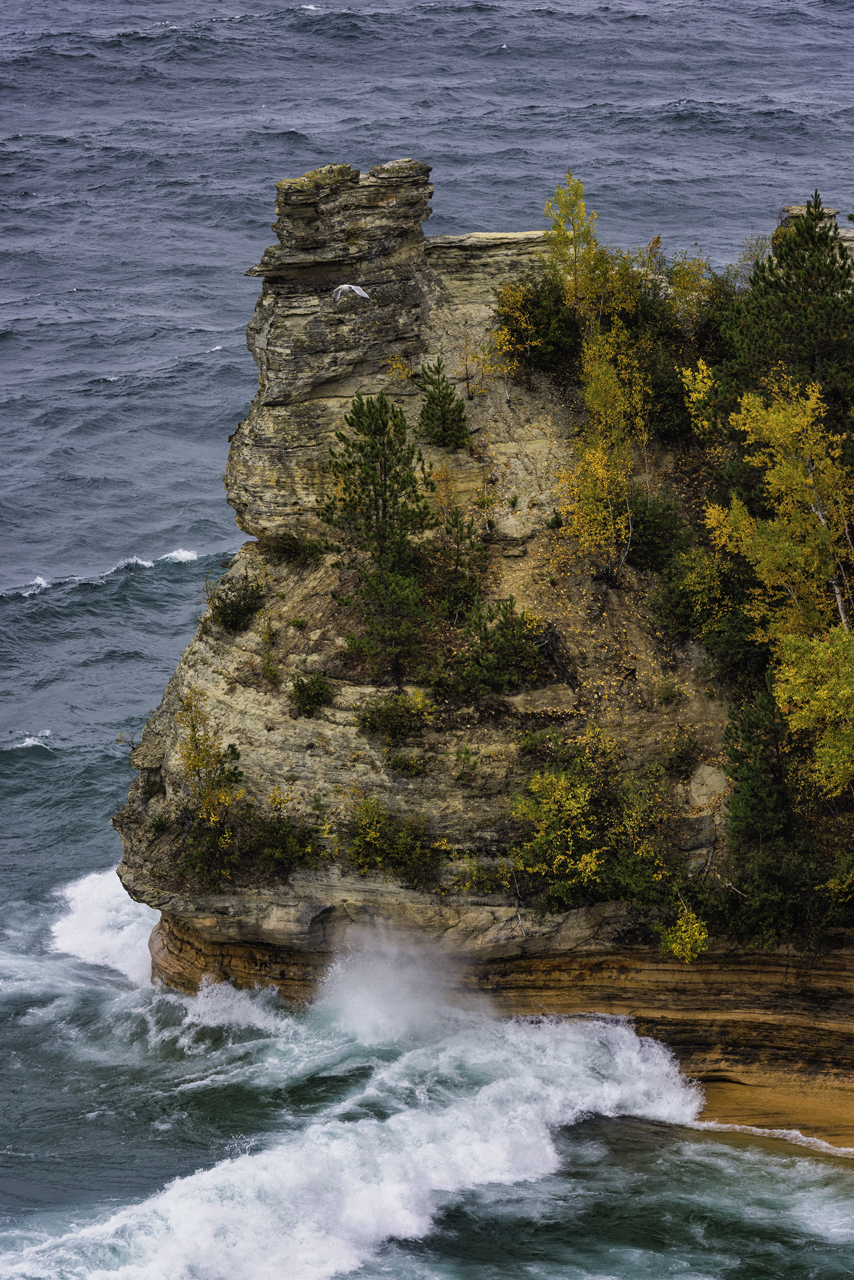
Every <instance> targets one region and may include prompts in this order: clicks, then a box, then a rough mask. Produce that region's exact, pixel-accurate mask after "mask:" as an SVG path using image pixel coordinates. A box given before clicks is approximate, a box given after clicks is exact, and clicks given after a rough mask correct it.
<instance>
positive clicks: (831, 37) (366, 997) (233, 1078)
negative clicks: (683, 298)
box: [0, 0, 854, 1280]
mask: <svg viewBox="0 0 854 1280" xmlns="http://www.w3.org/2000/svg"><path fill="white" fill-rule="evenodd" d="M852 47H854V11H852V9H851V6H850V4H848V3H847V2H843V0H803V2H790V0H774V2H773V3H772V2H771V0H757V2H755V3H743V4H742V3H738V4H736V3H727V4H723V3H714V2H713V0H709V2H707V0H657V2H655V0H636V2H635V3H630V2H629V0H616V2H614V3H610V4H602V3H594V2H593V0H578V2H577V3H563V2H557V0H555V2H554V3H544V4H540V5H535V4H520V3H511V2H509V0H498V2H497V3H450V2H448V3H441V2H440V3H425V4H406V5H404V4H402V3H399V2H392V0H387V2H386V3H377V4H371V3H363V2H361V0H359V2H358V3H353V4H351V5H349V6H336V5H333V4H317V5H297V6H284V7H269V6H265V5H254V6H252V5H250V6H248V8H247V6H246V5H245V4H244V5H241V4H238V3H236V2H232V3H225V2H224V0H210V2H209V3H206V4H202V3H189V2H182V0H171V2H170V0H141V2H140V3H133V4H131V3H128V2H127V0H121V2H120V3H110V4H106V3H103V0H101V2H98V0H94V2H92V0H90V2H87V3H86V4H84V3H82V0H51V2H50V3H46V2H45V0H33V2H31V3H27V4H23V3H20V0H13V2H12V3H7V4H6V5H5V6H4V7H3V11H2V13H0V81H2V95H3V102H4V114H3V118H2V126H0V127H1V128H2V134H0V148H2V174H3V184H2V189H0V229H2V238H0V252H2V255H3V266H4V272H3V279H4V286H3V290H4V291H3V294H2V297H0V306H2V310H1V311H0V362H1V364H0V402H1V403H2V410H3V412H2V431H3V437H2V451H3V452H2V458H3V467H2V469H1V470H2V477H0V530H2V537H3V548H4V554H3V556H2V558H0V592H2V594H0V652H2V654H3V658H4V662H3V664H2V669H0V707H2V713H3V724H2V728H0V812H2V815H3V822H2V828H0V838H2V845H0V868H2V886H3V904H2V905H3V910H2V916H0V930H2V937H0V1064H2V1069H0V1117H2V1123H0V1206H2V1213H3V1216H2V1218H0V1275H9V1276H19V1277H51V1278H55V1280H58V1278H59V1277H63V1278H65V1277H75V1278H76V1277H95V1276H125V1277H152V1278H154V1277H158V1280H160V1278H163V1277H165V1278H166V1280H185V1278H186V1280H191V1278H192V1280H226V1277H227V1278H228V1280H240V1278H242V1277H247V1280H249V1278H250V1277H251V1280H263V1278H264V1277H267V1276H277V1277H278V1276H283V1275H287V1276H288V1277H294V1278H295V1280H302V1278H303V1277H305V1278H307V1280H313V1278H314V1277H325V1276H331V1275H334V1274H347V1273H349V1274H353V1273H358V1274H359V1275H361V1276H363V1277H365V1278H366V1280H368V1278H370V1280H373V1278H374V1277H377V1278H378V1277H380V1276H391V1277H395V1278H401V1280H402V1278H404V1277H417V1278H419V1280H420V1278H421V1277H425V1278H426V1277H430V1278H431V1280H433V1278H435V1277H445V1276H447V1277H465V1278H466V1280H469V1278H471V1280H487V1277H488V1278H490V1280H491V1278H492V1277H498V1276H501V1277H505V1276H510V1275H519V1276H532V1277H557V1276H560V1277H573V1278H574V1277H579V1278H580V1277H585V1278H587V1277H597V1278H598V1277H602V1278H604V1277H619V1278H621V1280H622V1277H626V1278H627V1280H628V1278H635V1277H638V1278H646V1277H650V1278H652V1277H655V1278H658V1277H661V1276H669V1275H678V1276H680V1277H689V1278H690V1280H699V1278H700V1277H703V1278H705V1277H737V1278H738V1280H742V1278H747V1277H750V1278H753V1277H788V1276H791V1277H802V1276H815V1277H820V1278H823V1277H833V1276H837V1275H839V1276H843V1275H850V1274H851V1273H852V1270H854V1239H852V1222H854V1215H852V1191H854V1181H852V1179H853V1178H854V1174H853V1173H852V1167H851V1165H850V1164H849V1163H848V1162H846V1161H845V1160H842V1159H839V1158H835V1157H828V1156H826V1155H824V1154H821V1153H820V1152H817V1151H816V1152H813V1153H804V1152H803V1151H802V1152H800V1153H799V1152H798V1150H797V1149H795V1148H792V1147H788V1146H785V1145H784V1144H774V1143H762V1142H760V1141H758V1140H754V1139H750V1138H748V1137H745V1136H735V1135H721V1134H713V1133H711V1132H709V1131H704V1130H701V1129H698V1128H696V1127H692V1122H693V1120H694V1117H695V1116H696V1114H697V1110H698V1106H699V1103H698V1099H697V1097H696V1096H695V1094H694V1093H693V1092H692V1091H691V1089H690V1088H689V1087H688V1086H687V1085H686V1084H685V1082H684V1081H681V1080H680V1079H679V1077H678V1075H677V1074H676V1073H675V1071H674V1069H673V1067H672V1064H671V1063H670V1061H669V1059H668V1058H667V1055H666V1054H665V1053H664V1052H663V1050H661V1049H660V1048H659V1047H656V1046H654V1045H650V1044H644V1043H640V1042H639V1041H637V1039H636V1038H635V1037H634V1036H633V1033H632V1032H631V1029H630V1028H629V1027H627V1026H624V1025H622V1024H620V1023H619V1022H613V1021H612V1022H591V1023H586V1024H585V1023H581V1022H579V1023H572V1024H567V1025H560V1024H552V1023H524V1022H522V1023H503V1022H499V1021H496V1020H494V1019H492V1018H491V1016H490V1014H489V1010H488V1009H485V1008H482V1009H476V1010H468V1011H465V1012H462V1011H460V1010H458V1009H456V1008H455V1007H454V1004H453V998H452V996H449V995H448V993H447V992H446V991H445V989H444V987H443V985H442V981H441V974H438V973H437V974H433V975H432V976H431V974H430V973H429V972H427V971H425V970H424V967H423V965H422V963H421V962H420V961H419V962H413V963H412V964H411V965H409V967H407V963H406V960H405V958H401V957H397V958H393V959H391V960H389V958H388V957H386V958H383V957H382V956H374V957H373V958H372V957H370V956H366V957H362V958H358V957H356V958H351V959H350V961H349V964H342V966H341V968H340V969H339V970H338V971H337V972H336V974H335V975H334V976H333V977H332V979H331V980H330V984H329V987H328V990H327V991H326V993H325V994H324V996H323V998H322V999H321V1000H319V1002H318V1003H317V1004H316V1005H315V1007H314V1008H313V1009H311V1010H310V1011H308V1012H303V1013H301V1014H298V1015H295V1014H294V1013H293V1012H290V1011H288V1010H287V1009H285V1008H284V1007H283V1006H282V1005H281V1004H280V1003H279V1002H277V1000H275V999H274V998H273V997H272V996H271V995H270V994H269V993H263V992H258V993H253V994H237V993H234V992H232V991H229V990H224V989H218V990H211V991H208V992H206V993H204V994H203V995H202V996H200V997H198V998H197V999H187V998H184V997H180V996H177V995H172V994H167V993H165V992H163V991H160V990H155V989H153V988H151V987H150V986H149V985H148V983H147V979H146V967H147V966H146V952H145V938H146V936H147V933H148V931H149V929H150V927H151V923H152V919H153V916H152V913H151V912H149V911H147V910H146V909H145V908H142V907H138V906H136V905H134V904H133V903H131V902H130V901H129V900H127V899H126V898H125V897H124V895H123V894H122V892H121V889H120V887H119V885H118V882H117V881H116V879H115V877H114V875H113V874H112V871H111V870H110V868H111V867H112V866H114V865H115V862H116V861H117V858H118V855H119V848H118V840H117V837H116V836H115V834H114V833H113V832H112V831H111V830H110V828H109V826H108V818H109V815H110V813H111V812H112V810H113V808H114V806H115V804H116V802H117V801H118V800H120V798H121V796H122V794H123V792H124V791H125V789H126V787H127V783H128V780H129V770H128V767H127V763H126V758H125V754H126V753H125V752H124V750H123V749H122V748H120V747H118V746H116V745H115V741H114V740H115V737H116V735H117V733H118V732H119V731H120V730H122V729H126V730H137V731H138V729H139V726H140V724H141V723H142V720H143V718H144V716H145V714H146V713H147V711H148V709H149V708H150V707H151V706H153V705H154V704H155V703H156V702H157V701H158V699H159V696H160V692H161V691H162V688H163V685H164V684H165V681H166V679H167V678H168V675H169V673H170V671H171V669H172V667H173V666H174V664H175V662H176V660H177V657H178V655H179V653H180V650H181V648H182V646H183V645H184V644H185V643H186V641H187V639H188V638H189V635H190V634H191V632H192V628H193V625H194V620H195V617H196V616H197V612H198V599H199V594H200V590H201V586H202V584H203V582H204V578H205V576H206V575H207V574H209V573H212V574H216V573H218V572H219V566H220V562H221V560H223V559H225V557H226V556H227V555H228V554H229V553H230V552H232V551H233V550H234V549H235V547H236V546H237V545H238V543H239V541H240V540H241V537H242V535H241V534H240V533H239V531H238V530H237V529H236V528H235V526H234V522H233V517H232V513H231V511H230V510H229V508H228V507H227V506H226V505H225V502H224V498H223V493H222V487H221V482H220V473H221V471H222V469H223V466H224V463H225V456H226V449H227V437H228V435H229V433H230V432H231V431H233V429H234V426H235V425H236V423H237V421H238V419H239V417H240V416H241V414H242V413H243V412H244V411H245V408H246V406H247V404H248V401H249V398H250V396H251V392H252V389H253V385H254V376H255V375H254V367H253V365H252V363H251V361H250V359H249V357H248V355H247V353H246V351H245V346H244V340H243V333H242V328H243V325H244V323H245V321H246V319H247V318H248V315H249V313H250V311H251V307H252V305H253V302H254V297H255V295H256V293H257V287H258V286H257V282H255V281H249V280H246V279H244V277H243V276H242V271H243V269H244V268H245V267H246V266H248V265H250V264H251V263H252V262H254V261H257V259H258V257H259V256H260V253H261V251H262V249H263V248H264V246H265V245H266V244H268V243H269V241H270V240H271V239H272V236H271V233H270V231H269V221H270V218H271V216H272V201H273V183H274V182H275V181H276V180H277V179H278V178H281V177H284V176H292V175H296V174H299V173H301V172H303V171H304V170H305V169H308V168H310V167H313V166H316V165H319V164H325V163H328V162H330V161H340V160H347V161H349V162H350V163H352V164H354V165H357V166H360V167H363V168H365V167H368V166H369V165H370V164H372V163H374V162H376V161H378V160H386V159H390V158H394V157H397V156H402V155H413V156H417V157H418V158H420V159H423V160H426V161H427V162H428V163H430V164H431V165H432V166H433V170H434V171H433V178H434V181H435V182H436V186H437V195H436V197H435V199H434V210H435V213H434V217H433V218H432V220H431V221H430V223H429V224H428V227H427V230H428V231H430V232H432V233H443V232H462V231H467V230H473V229H487V230H490V229H501V228H507V229H525V228H530V227H534V226H540V225H542V218H541V211H542V205H543V202H544V200H545V199H546V197H547V196H548V195H549V194H550V193H551V192H552V191H553V190H554V187H555V185H556V184H557V182H558V181H559V180H560V178H561V176H562V175H563V173H564V172H565V170H566V168H567V167H571V168H572V169H573V171H574V172H575V173H576V174H577V175H578V176H580V177H581V178H582V179H583V180H584V182H585V185H586V189H587V194H588V197H589V203H590V204H592V205H593V206H594V207H595V208H596V209H597V210H598V212H599V217H600V220H599V229H600V233H601V234H602V237H603V238H604V239H605V240H611V241H614V242H617V243H621V244H624V245H631V244H634V243H639V242H642V241H645V240H648V239H650V238H651V236H653V235H654V234H656V233H657V232H661V233H662V235H663V237H664V241H665V244H666V245H667V247H668V248H669V249H671V250H672V249H676V248H680V247H686V246H693V245H694V244H695V242H699V244H700V245H701V246H702V247H703V248H705V249H706V250H707V251H708V252H709V253H710V254H711V256H712V257H713V259H714V260H715V261H716V262H718V263H722V262H724V261H727V260H729V259H731V258H733V257H734V256H735V255H736V253H737V251H738V247H739V245H740V243H741V241H742V239H743V237H744V236H745V235H746V234H748V233H751V232H754V231H757V230H767V229H770V228H771V227H772V226H773V225H774V222H775V218H776V214H777V211H778V208H779V206H780V205H781V204H783V203H787V202H790V201H793V200H803V199H804V198H805V197H806V195H807V194H808V193H809V192H811V191H812V190H813V188H814V187H816V186H818V188H819V189H820V190H821V192H822V195H823V197H824V199H825V202H826V203H828V204H831V205H839V206H840V207H841V208H842V209H843V210H844V211H847V210H849V209H851V208H852V207H854V178H852V171H851V167H850V157H851V154H852V150H854V147H852V142H854V101H852V98H854V95H853V94H852V77H851V71H850V50H851V48H852ZM392 975H393V976H392Z"/></svg>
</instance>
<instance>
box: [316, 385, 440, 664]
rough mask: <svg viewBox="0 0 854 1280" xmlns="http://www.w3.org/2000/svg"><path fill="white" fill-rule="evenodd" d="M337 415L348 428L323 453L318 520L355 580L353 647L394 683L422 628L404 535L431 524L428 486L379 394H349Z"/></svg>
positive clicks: (397, 416)
mask: <svg viewBox="0 0 854 1280" xmlns="http://www.w3.org/2000/svg"><path fill="white" fill-rule="evenodd" d="M344 420H345V422H346V424H347V426H348V427H349V429H350V430H349V432H344V431H336V433H335V438H336V440H337V441H338V444H339V446H340V448H338V449H331V450H330V452H329V470H330V472H331V474H332V478H333V482H334V487H333V491H332V493H331V495H330V496H329V497H328V498H327V500H326V502H325V503H324V504H323V506H322V507H321V510H320V518H321V520H323V521H325V523H326V524H328V525H330V526H331V527H332V529H334V531H335V534H336V539H335V543H334V545H335V546H336V548H337V549H339V550H340V551H341V552H342V559H343V563H344V565H345V566H346V567H347V568H348V569H350V570H354V571H355V572H356V574H357V575H358V578H359V587H358V589H357V592H356V605H357V607H358V609H359V612H360V613H361V615H362V618H363V621H364V624H365V638H364V641H363V642H362V643H361V645H360V647H361V648H363V649H364V650H366V651H367V653H368V654H369V656H370V657H371V659H372V661H373V663H374V665H375V666H376V665H381V664H382V663H383V662H386V663H387V664H388V665H389V667H390V669H391V672H392V674H393V676H394V678H395V680H397V682H398V684H399V683H400V681H401V678H402V675H403V669H404V664H405V663H406V661H407V660H408V659H410V658H412V657H414V656H415V655H416V654H417V652H418V641H419V637H420V634H421V631H422V630H423V627H424V608H423V601H422V592H421V588H420V586H419V584H418V581H417V579H416V578H415V576H414V573H413V550H414V549H413V545H412V542H411V539H412V537H413V536H414V535H417V534H420V533H424V532H425V531H426V530H427V529H432V528H434V527H435V525H436V518H435V516H434V515H433V513H432V511H431V510H430V506H429V504H428V502H427V499H426V498H425V496H424V494H425V491H428V490H433V489H435V487H436V486H435V484H434V482H433V479H432V477H431V475H430V470H429V468H428V467H426V466H425V464H424V459H423V458H422V456H421V450H420V449H418V448H417V447H416V446H415V445H413V444H410V443H409V441H408V439H407V434H406V418H405V417H404V415H403V413H402V411H401V410H400V409H398V408H396V407H395V405H393V404H391V403H390V402H389V401H388V400H387V399H386V397H385V396H384V395H383V394H382V392H380V394H379V395H378V396H377V398H376V400H374V399H372V398H371V397H368V399H367V400H364V399H363V398H362V396H360V395H359V396H356V398H355V399H354V401H353V403H352V405H351V408H350V412H349V413H348V414H347V415H346V416H345V419H344ZM344 602H345V601H343V600H342V603H344Z"/></svg>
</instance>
